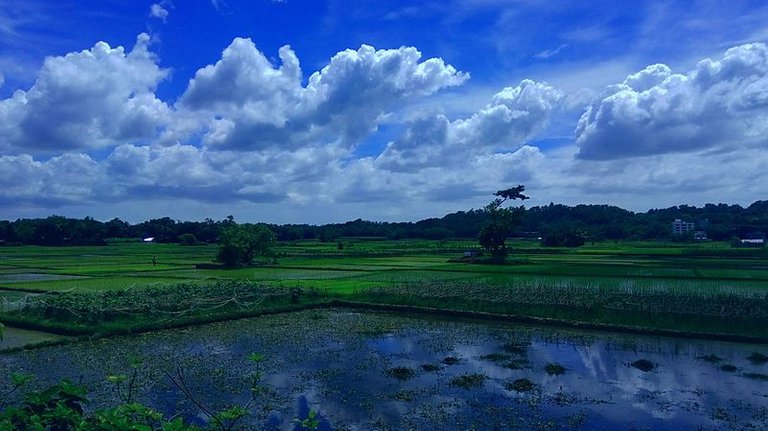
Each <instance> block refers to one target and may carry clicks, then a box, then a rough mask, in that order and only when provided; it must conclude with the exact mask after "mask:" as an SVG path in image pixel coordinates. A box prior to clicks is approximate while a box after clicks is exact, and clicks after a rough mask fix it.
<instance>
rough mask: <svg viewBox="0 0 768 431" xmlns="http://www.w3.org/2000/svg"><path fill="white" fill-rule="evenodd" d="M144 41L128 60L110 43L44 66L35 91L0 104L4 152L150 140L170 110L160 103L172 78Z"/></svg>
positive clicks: (0, 136)
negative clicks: (163, 84)
mask: <svg viewBox="0 0 768 431" xmlns="http://www.w3.org/2000/svg"><path fill="white" fill-rule="evenodd" d="M148 44H149V36H148V35H146V34H141V35H139V37H138V38H137V40H136V45H135V46H134V47H133V49H132V50H131V51H130V52H127V53H126V52H125V50H124V49H123V48H122V47H117V48H112V47H110V46H109V45H108V44H107V43H105V42H99V43H97V44H96V45H95V46H94V47H93V48H91V49H89V50H84V51H81V52H74V53H70V54H67V55H65V56H63V57H48V58H46V60H45V62H44V64H43V67H42V69H41V70H40V73H39V75H38V77H37V80H36V81H35V83H34V85H33V86H32V87H31V88H30V89H29V90H28V91H22V90H17V91H16V92H15V93H14V94H13V96H12V97H10V98H7V99H4V100H0V151H3V152H5V153H19V152H22V151H25V152H49V153H57V152H64V151H70V150H78V149H93V148H101V147H110V146H114V145H118V144H120V143H124V142H136V141H140V140H143V139H153V138H154V137H155V136H156V134H157V130H158V128H160V127H162V126H163V124H164V123H165V122H166V121H167V120H168V118H167V117H168V115H169V108H168V107H167V106H166V104H165V103H163V102H162V101H160V100H159V99H158V98H157V97H155V94H154V90H155V87H156V86H157V84H158V83H159V82H160V81H161V80H162V79H164V78H165V77H166V75H167V71H165V70H163V69H161V68H160V67H159V66H158V65H157V64H156V58H155V55H154V54H152V53H151V52H150V51H149V50H148Z"/></svg>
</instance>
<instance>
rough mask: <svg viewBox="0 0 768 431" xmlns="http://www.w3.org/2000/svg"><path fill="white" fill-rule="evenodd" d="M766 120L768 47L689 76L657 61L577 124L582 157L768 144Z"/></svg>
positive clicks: (609, 92)
mask: <svg viewBox="0 0 768 431" xmlns="http://www.w3.org/2000/svg"><path fill="white" fill-rule="evenodd" d="M767 117H768V47H766V45H764V44H762V43H754V44H747V45H742V46H738V47H735V48H731V49H729V50H728V51H726V52H725V54H724V56H723V58H722V59H719V60H711V59H706V60H703V61H701V62H699V63H698V64H697V65H696V67H695V68H694V69H693V70H691V71H689V72H687V73H674V72H673V71H672V70H671V69H670V68H669V67H668V66H666V65H663V64H657V65H653V66H649V67H647V68H645V69H644V70H642V71H640V72H638V73H636V74H633V75H630V76H629V77H627V79H625V80H624V82H622V83H621V84H618V85H613V86H609V87H608V88H606V89H605V94H603V96H602V98H600V100H598V101H597V102H595V103H593V104H592V105H591V106H589V108H588V109H587V111H586V112H585V113H584V114H583V115H582V117H581V119H580V120H579V122H578V125H577V127H576V136H577V141H576V142H577V144H578V145H579V147H580V151H579V154H578V157H580V158H583V159H596V160H608V159H618V158H624V157H633V156H648V155H653V154H665V153H673V152H689V151H697V150H702V149H714V148H716V149H718V150H720V151H732V150H735V149H739V148H745V147H754V146H765V144H766V143H767V142H768V122H767V121H766V120H765V119H766V118H767Z"/></svg>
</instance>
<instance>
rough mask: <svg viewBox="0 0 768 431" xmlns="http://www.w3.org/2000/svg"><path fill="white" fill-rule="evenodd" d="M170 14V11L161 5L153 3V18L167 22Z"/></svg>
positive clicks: (151, 8)
mask: <svg viewBox="0 0 768 431" xmlns="http://www.w3.org/2000/svg"><path fill="white" fill-rule="evenodd" d="M168 14H169V12H168V9H166V8H164V7H163V5H162V4H161V3H153V4H152V6H150V7H149V16H151V17H152V18H157V19H160V20H163V22H165V20H166V19H167V18H168Z"/></svg>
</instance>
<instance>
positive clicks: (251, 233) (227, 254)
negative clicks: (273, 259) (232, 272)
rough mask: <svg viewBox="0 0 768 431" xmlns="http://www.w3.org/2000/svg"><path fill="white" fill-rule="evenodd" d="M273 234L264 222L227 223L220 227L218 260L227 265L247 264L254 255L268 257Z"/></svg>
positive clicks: (272, 247) (271, 252) (273, 239)
mask: <svg viewBox="0 0 768 431" xmlns="http://www.w3.org/2000/svg"><path fill="white" fill-rule="evenodd" d="M275 242H276V241H275V234H274V232H272V230H271V229H270V228H269V227H268V226H267V225H265V224H250V223H245V224H237V223H235V222H234V221H231V223H227V224H226V225H225V226H224V227H223V228H222V229H221V249H220V250H219V255H218V260H219V261H220V262H222V263H224V264H225V265H227V266H237V265H247V264H250V263H252V262H253V259H254V258H256V257H259V256H261V257H270V256H272V254H273V250H274V247H275Z"/></svg>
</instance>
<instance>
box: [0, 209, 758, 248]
mask: <svg viewBox="0 0 768 431" xmlns="http://www.w3.org/2000/svg"><path fill="white" fill-rule="evenodd" d="M675 219H682V220H684V221H687V222H692V223H695V224H696V229H697V230H702V231H705V232H706V234H707V237H708V238H709V239H712V240H730V239H733V238H743V237H751V236H761V235H763V236H764V234H765V232H768V201H757V202H755V203H753V204H751V205H749V206H748V207H746V208H744V207H741V206H740V205H726V204H706V205H704V206H703V207H700V208H699V207H694V206H688V205H680V206H674V207H671V208H665V209H652V210H649V211H647V212H644V213H634V212H631V211H627V210H624V209H621V208H619V207H615V206H609V205H577V206H566V205H558V204H549V205H545V206H535V207H532V208H527V209H525V211H524V214H523V217H522V219H521V221H520V223H519V225H518V226H517V228H516V231H515V232H514V235H513V236H519V237H532V238H538V237H543V238H547V237H555V236H556V235H562V234H563V233H567V234H576V235H578V236H580V237H582V238H583V239H584V240H586V241H602V240H686V239H690V238H689V237H687V236H683V237H680V236H677V237H676V236H675V235H673V234H672V229H671V226H672V222H673V220H675ZM233 222H234V220H233V218H232V217H228V218H226V219H224V220H220V221H214V220H212V219H206V220H205V221H201V222H193V221H177V220H173V219H171V218H169V217H163V218H159V219H152V220H148V221H144V222H141V223H137V224H130V223H127V222H125V221H122V220H120V219H118V218H115V219H112V220H109V221H107V222H102V221H98V220H94V219H93V218H90V217H86V218H85V219H73V218H66V217H62V216H55V215H54V216H50V217H47V218H42V219H18V220H15V221H7V220H4V221H0V243H3V244H6V245H12V244H34V245H49V246H59V245H98V244H106V242H107V240H109V239H115V238H134V239H138V238H147V237H153V238H154V239H155V241H157V242H164V243H171V242H182V243H189V244H192V243H198V242H200V243H211V242H217V241H218V239H219V232H220V231H221V228H222V227H224V226H226V225H227V224H228V223H233ZM487 223H488V213H487V210H485V209H476V210H475V209H473V210H469V211H459V212H455V213H452V214H448V215H446V216H444V217H442V218H429V219H425V220H420V221H417V222H374V221H366V220H361V219H357V220H354V221H348V222H346V223H334V224H326V225H322V226H317V225H309V224H286V225H271V226H270V227H271V228H272V229H273V230H274V232H275V234H276V235H277V239H278V240H280V241H288V240H296V239H319V240H321V241H335V240H338V239H339V238H344V237H382V238H389V239H411V238H414V239H415V238H420V239H445V238H477V236H478V234H479V232H480V230H481V229H482V227H483V226H484V225H486V224H487Z"/></svg>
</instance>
